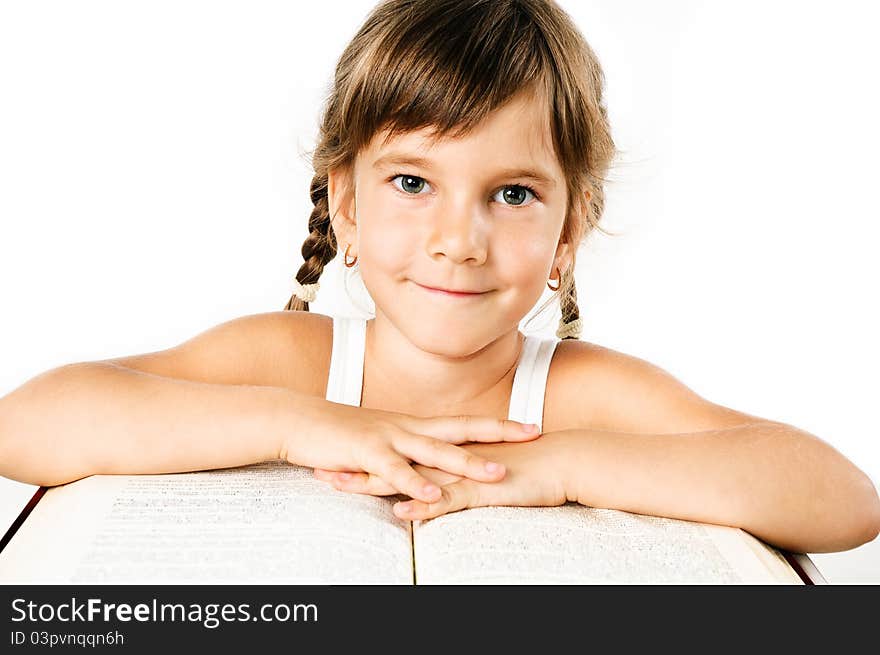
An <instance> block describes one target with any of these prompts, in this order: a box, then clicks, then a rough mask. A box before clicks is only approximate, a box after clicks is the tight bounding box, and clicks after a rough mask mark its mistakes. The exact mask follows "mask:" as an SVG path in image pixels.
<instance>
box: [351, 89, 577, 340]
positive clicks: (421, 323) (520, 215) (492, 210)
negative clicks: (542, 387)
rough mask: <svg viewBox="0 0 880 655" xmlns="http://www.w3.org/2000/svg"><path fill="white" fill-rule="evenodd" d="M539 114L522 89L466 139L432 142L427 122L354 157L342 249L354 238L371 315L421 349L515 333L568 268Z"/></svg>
mask: <svg viewBox="0 0 880 655" xmlns="http://www.w3.org/2000/svg"><path fill="white" fill-rule="evenodd" d="M547 117H548V113H547V109H546V106H545V105H544V104H543V103H541V102H538V101H536V100H535V99H534V98H533V97H532V96H525V95H524V96H522V97H518V98H515V99H514V100H513V101H511V102H510V103H509V104H508V105H506V106H504V107H503V108H501V109H499V110H497V111H496V112H494V113H493V114H492V115H490V116H489V117H488V118H487V119H486V120H485V121H484V122H483V123H482V124H480V125H479V126H478V127H477V128H476V129H475V130H474V131H473V132H471V133H470V134H469V135H467V136H465V137H461V138H459V139H454V140H453V139H451V138H449V139H444V140H442V141H439V142H437V143H436V144H435V145H433V146H432V144H431V142H430V141H429V140H428V139H427V138H426V137H427V135H429V134H430V132H429V131H424V130H423V131H419V132H411V133H408V134H405V135H402V136H399V137H398V138H396V139H394V140H392V141H390V142H389V143H388V144H387V145H383V144H382V137H384V134H380V135H377V136H376V137H375V138H374V139H373V140H372V142H371V143H370V145H369V146H368V147H367V148H366V149H364V150H363V151H362V152H361V153H360V154H359V155H358V158H357V160H356V163H355V171H354V175H355V180H354V183H355V194H354V203H355V204H354V208H355V214H356V225H357V227H356V230H357V233H356V236H355V235H353V234H351V233H350V232H349V234H348V235H345V236H349V237H350V238H349V239H344V240H343V242H342V245H341V251H344V249H345V244H346V243H347V242H348V241H349V240H351V241H354V243H353V245H352V248H351V251H350V254H352V255H353V254H357V256H358V262H359V266H360V272H361V275H362V277H363V280H364V284H365V286H366V288H367V290H368V291H369V292H370V295H371V297H372V298H373V300H374V301H375V303H376V312H377V318H379V316H380V314H381V315H383V316H384V317H387V319H388V320H390V322H391V323H392V324H393V325H394V326H395V327H396V328H397V330H398V331H399V332H402V333H403V334H405V335H406V336H407V338H409V339H410V340H411V341H412V342H413V343H415V344H417V345H418V346H419V347H420V348H422V349H423V350H426V351H429V352H434V353H437V354H445V355H447V356H451V357H462V356H465V355H469V354H471V353H474V352H476V351H477V350H479V349H481V348H483V347H485V346H486V345H487V344H489V343H490V342H492V341H494V340H495V339H497V338H499V337H500V336H501V335H502V334H507V333H509V332H510V331H511V330H516V329H517V327H518V324H519V321H520V320H521V319H522V318H523V317H524V316H525V315H526V314H527V313H528V312H529V310H531V309H532V307H534V305H535V303H536V302H537V301H538V300H539V299H540V297H541V293H542V292H543V290H544V289H545V288H546V287H545V285H546V284H547V282H548V280H549V278H550V277H551V275H552V276H554V278H555V270H556V266H559V268H560V270H565V269H566V267H567V266H568V264H569V262H570V256H569V247H568V246H567V245H565V244H562V245H560V244H559V243H558V241H559V237H560V234H561V231H562V225H563V219H564V217H565V211H566V194H567V189H566V184H565V179H564V175H563V171H562V170H561V169H560V167H559V164H558V162H557V159H556V156H555V155H554V153H553V146H552V138H551V135H550V131H549V124H548V118H547ZM428 287H433V288H435V289H446V290H452V291H469V292H474V293H471V294H468V295H451V294H444V293H442V292H437V291H431V290H430V289H429V288H428Z"/></svg>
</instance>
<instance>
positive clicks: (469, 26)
mask: <svg viewBox="0 0 880 655" xmlns="http://www.w3.org/2000/svg"><path fill="white" fill-rule="evenodd" d="M490 4H491V5H492V6H491V9H490V10H489V11H487V7H486V2H485V0H474V1H470V2H468V1H465V2H461V1H453V2H450V1H448V0H446V1H441V2H436V3H432V5H433V6H432V11H429V12H424V11H421V12H413V13H412V14H411V20H407V19H405V14H406V11H405V9H404V10H401V9H398V11H399V12H400V13H399V14H398V16H397V17H396V18H397V20H395V21H393V22H391V26H392V27H391V28H390V29H388V30H387V31H386V32H385V33H384V34H377V35H376V39H375V42H374V47H371V48H370V49H369V50H367V51H366V52H364V53H362V58H361V60H360V61H359V62H357V63H356V64H355V66H354V67H353V72H354V79H352V80H351V82H352V84H351V85H350V86H349V87H348V88H349V89H350V94H349V95H348V97H347V98H345V99H344V101H343V103H342V109H343V112H342V114H343V116H342V120H343V125H345V126H346V128H345V129H346V131H347V132H348V133H349V134H348V140H349V142H350V144H351V145H353V146H354V147H355V149H356V150H357V151H360V150H361V149H362V148H363V147H365V146H366V145H367V144H368V143H369V142H370V140H371V139H372V138H373V136H374V135H375V134H377V133H379V132H384V131H387V134H386V136H385V142H386V143H387V142H388V141H389V140H390V139H392V138H393V137H394V136H395V135H397V134H403V133H406V132H410V131H414V130H420V129H423V128H428V127H431V128H434V132H433V134H432V138H434V139H439V138H442V137H445V136H447V135H449V136H452V137H459V136H463V135H466V134H467V133H468V132H469V131H470V130H472V129H473V128H474V127H475V126H476V125H478V124H479V123H480V122H481V121H482V120H483V119H484V118H486V117H487V116H488V115H489V114H490V113H492V111H494V110H495V109H497V108H499V107H501V106H502V105H504V104H505V103H506V102H507V101H509V100H510V99H511V98H512V97H513V96H515V95H517V94H518V93H520V92H522V91H526V90H531V91H532V92H534V93H535V96H536V99H547V100H550V102H549V106H553V103H552V98H551V94H552V90H551V89H550V88H549V86H548V83H549V81H550V80H552V79H553V75H552V65H551V57H550V55H549V51H548V46H547V43H546V42H545V40H544V38H543V35H542V34H541V32H540V30H539V29H538V28H537V27H536V25H535V22H534V20H533V18H531V17H530V16H529V15H527V14H526V13H525V12H524V10H523V8H522V6H521V5H520V4H519V3H518V2H516V0H511V1H509V2H491V3H490ZM386 25H387V24H386ZM367 71H369V74H367ZM358 73H361V75H360V77H358ZM547 119H548V120H550V116H548V117H547Z"/></svg>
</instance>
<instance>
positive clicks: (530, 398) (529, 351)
mask: <svg viewBox="0 0 880 655" xmlns="http://www.w3.org/2000/svg"><path fill="white" fill-rule="evenodd" d="M366 336H367V319H365V318H356V317H341V316H334V317H333V351H332V354H331V357H330V375H329V377H328V379H327V397H326V398H327V400H330V401H332V402H335V403H342V404H345V405H353V406H355V407H359V406H360V404H361V391H362V387H363V380H364V346H365V344H366ZM557 343H559V339H546V338H542V337H536V336H530V335H526V337H525V343H524V344H523V349H522V352H521V353H520V356H519V360H518V361H517V364H516V373H514V376H513V389H512V390H511V393H510V411H509V413H508V416H507V418H508V419H510V420H512V421H519V422H521V423H536V424H537V425H538V426H539V427H541V429H543V426H544V424H543V422H544V391H545V390H546V388H547V374H548V373H549V371H550V360H551V359H552V358H553V353H554V351H555V350H556V344H557Z"/></svg>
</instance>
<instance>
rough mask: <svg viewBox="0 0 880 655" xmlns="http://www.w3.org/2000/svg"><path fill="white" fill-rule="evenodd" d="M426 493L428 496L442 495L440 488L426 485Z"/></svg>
mask: <svg viewBox="0 0 880 655" xmlns="http://www.w3.org/2000/svg"><path fill="white" fill-rule="evenodd" d="M424 491H425V495H426V496H436V495H437V494H438V493H440V487H438V486H436V485H433V484H426V485H425V486H424Z"/></svg>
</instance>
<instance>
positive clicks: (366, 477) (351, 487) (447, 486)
mask: <svg viewBox="0 0 880 655" xmlns="http://www.w3.org/2000/svg"><path fill="white" fill-rule="evenodd" d="M461 447H462V448H466V449H468V450H472V451H473V452H474V453H475V454H477V455H480V456H481V457H486V458H487V459H490V460H491V461H493V462H499V463H501V464H503V465H504V466H505V468H506V470H507V474H506V475H505V476H504V477H503V478H502V479H501V480H499V481H498V482H477V481H475V480H469V479H467V478H463V477H461V476H458V475H455V474H452V473H448V472H446V471H441V470H439V469H435V468H430V467H426V466H422V465H416V466H414V467H413V468H415V469H416V470H417V471H418V472H419V474H421V475H424V476H425V477H426V478H428V479H429V480H431V481H432V482H434V483H436V484H437V485H438V486H439V487H440V489H441V491H442V496H441V497H440V500H438V501H436V502H433V503H426V502H423V501H420V500H407V501H401V502H397V503H395V504H394V513H395V515H396V516H398V517H399V518H402V519H408V520H416V519H422V520H423V519H430V518H434V517H436V516H440V515H441V514H446V513H448V512H456V511H458V510H460V509H467V508H469V507H483V506H486V505H513V506H531V507H540V506H553V505H562V504H563V503H565V502H566V500H567V499H568V497H567V495H566V489H565V478H566V475H565V471H566V469H565V466H566V461H567V458H566V453H565V440H564V438H563V433H553V432H551V433H547V434H543V435H541V436H540V437H538V438H537V439H535V440H534V441H527V442H522V443H487V444H484V443H474V444H464V445H463V446H461ZM314 471H315V477H316V478H318V479H319V480H324V481H325V482H329V483H331V484H332V485H333V486H334V487H335V488H336V489H339V490H340V491H349V492H352V493H360V494H370V495H373V496H392V495H395V494H398V493H399V492H398V491H397V490H396V489H395V488H394V487H392V486H391V485H389V484H388V483H387V482H385V481H384V480H383V479H382V478H380V477H379V476H376V475H372V474H369V473H363V472H351V471H347V472H340V471H328V470H325V469H315V470H314Z"/></svg>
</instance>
